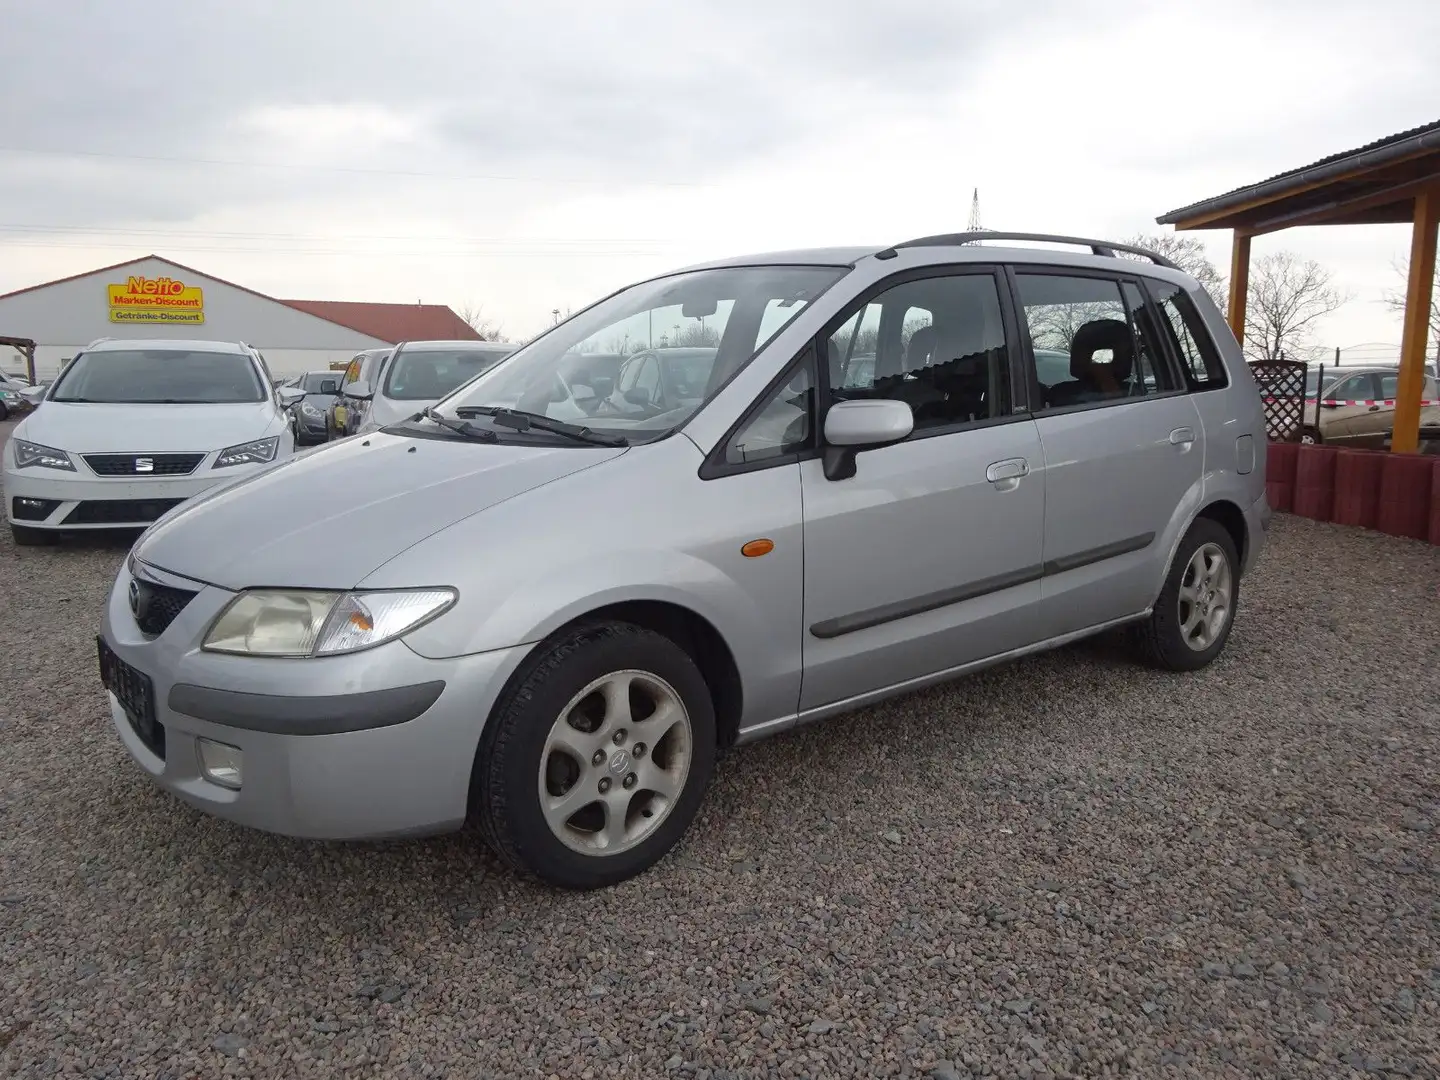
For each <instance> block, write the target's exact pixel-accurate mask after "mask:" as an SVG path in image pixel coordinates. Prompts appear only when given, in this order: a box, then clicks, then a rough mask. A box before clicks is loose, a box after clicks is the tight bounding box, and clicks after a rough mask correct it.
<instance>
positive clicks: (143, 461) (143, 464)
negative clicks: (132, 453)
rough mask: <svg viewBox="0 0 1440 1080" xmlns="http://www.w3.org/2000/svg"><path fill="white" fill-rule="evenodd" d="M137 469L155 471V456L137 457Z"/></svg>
mask: <svg viewBox="0 0 1440 1080" xmlns="http://www.w3.org/2000/svg"><path fill="white" fill-rule="evenodd" d="M135 471H136V472H154V471H155V459H154V458H148V457H137V458H136V459H135Z"/></svg>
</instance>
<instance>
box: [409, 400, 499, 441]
mask: <svg viewBox="0 0 1440 1080" xmlns="http://www.w3.org/2000/svg"><path fill="white" fill-rule="evenodd" d="M416 415H417V416H421V417H424V418H425V419H426V420H433V421H435V423H437V424H439V425H440V426H441V427H443V428H444V429H445V430H446V431H453V432H455V434H457V435H464V436H465V438H467V439H478V440H479V441H480V442H488V443H493V442H499V441H500V439H499V437H498V436H497V435H496V434H495V432H493V431H487V430H486V429H485V428H478V427H476V426H475V425H474V424H467V423H465V422H464V421H456V420H451V419H450V418H449V417H448V416H442V415H440V414H439V413H438V412H436V411H435V410H434V409H433V408H431V407H430V406H428V405H427V406H426V407H425V408H423V409H421V410H420V411H419V413H417V414H416Z"/></svg>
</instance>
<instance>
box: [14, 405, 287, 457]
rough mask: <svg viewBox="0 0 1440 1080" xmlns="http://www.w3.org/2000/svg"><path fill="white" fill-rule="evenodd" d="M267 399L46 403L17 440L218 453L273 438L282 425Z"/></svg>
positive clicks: (60, 446) (90, 449)
mask: <svg viewBox="0 0 1440 1080" xmlns="http://www.w3.org/2000/svg"><path fill="white" fill-rule="evenodd" d="M278 420H279V417H278V415H277V413H276V411H275V406H274V405H273V404H271V403H270V402H268V401H254V402H246V403H243V404H239V405H100V404H96V405H87V404H83V403H73V404H72V403H71V402H66V401H46V402H44V403H42V404H41V406H40V407H39V408H38V409H36V410H35V412H34V413H32V414H31V415H30V417H29V418H28V419H27V420H26V421H25V430H24V432H23V433H22V434H21V436H20V437H21V438H23V439H28V440H30V441H31V442H37V443H41V444H42V445H44V446H50V447H54V448H55V449H57V450H69V451H71V452H73V453H80V454H97V453H98V454H103V453H125V452H128V451H141V450H148V451H151V452H152V453H179V452H185V451H201V450H205V451H209V450H223V449H224V448H225V447H227V446H234V445H235V444H236V443H242V442H248V441H249V440H251V439H259V438H263V437H264V436H266V435H273V434H275V433H276V432H277V431H278V430H279V429H280V427H281V426H282V425H281V424H280V423H278V422H277V421H278Z"/></svg>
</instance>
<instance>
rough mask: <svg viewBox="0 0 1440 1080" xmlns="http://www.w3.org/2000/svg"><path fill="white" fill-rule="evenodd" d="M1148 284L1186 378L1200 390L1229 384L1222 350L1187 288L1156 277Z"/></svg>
mask: <svg viewBox="0 0 1440 1080" xmlns="http://www.w3.org/2000/svg"><path fill="white" fill-rule="evenodd" d="M1147 285H1148V287H1149V289H1150V295H1151V296H1153V297H1154V298H1155V303H1156V306H1158V307H1159V309H1160V314H1161V315H1163V316H1164V318H1163V319H1162V320H1161V326H1160V329H1161V332H1162V333H1164V334H1165V335H1166V336H1167V337H1168V338H1169V340H1170V347H1171V348H1172V349H1174V350H1175V355H1176V356H1177V357H1179V359H1180V363H1181V365H1182V366H1183V367H1184V368H1185V379H1186V381H1187V382H1188V383H1189V384H1190V386H1191V387H1192V388H1193V389H1196V390H1214V389H1218V388H1220V387H1222V386H1225V385H1226V384H1227V381H1228V380H1227V379H1226V378H1225V365H1224V364H1223V363H1222V362H1221V360H1220V351H1219V350H1218V349H1216V348H1215V342H1214V340H1213V339H1212V338H1211V337H1210V334H1209V333H1208V332H1207V331H1206V329H1205V323H1204V321H1203V320H1202V319H1201V318H1200V312H1199V311H1198V310H1196V308H1195V304H1194V302H1193V301H1192V300H1191V299H1190V297H1189V296H1188V295H1187V294H1186V292H1185V290H1184V289H1182V288H1181V287H1180V286H1179V285H1174V284H1171V283H1170V282H1168V281H1156V280H1154V279H1147Z"/></svg>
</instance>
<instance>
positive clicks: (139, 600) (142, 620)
mask: <svg viewBox="0 0 1440 1080" xmlns="http://www.w3.org/2000/svg"><path fill="white" fill-rule="evenodd" d="M194 598H195V594H194V593H193V592H191V591H189V590H188V589H175V588H172V587H171V586H169V585H157V584H155V583H154V582H153V581H142V580H141V579H140V578H133V579H132V580H131V582H130V612H131V614H133V615H134V616H135V625H136V626H138V627H140V630H141V632H142V633H145V634H149V635H150V636H151V637H155V636H157V635H159V634H163V633H164V632H165V629H166V627H168V626H169V625H170V624H171V623H172V622H174V621H175V619H176V618H177V617H178V616H179V614H180V612H182V611H184V610H185V605H186V604H188V603H190V601H191V600H193V599H194Z"/></svg>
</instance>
